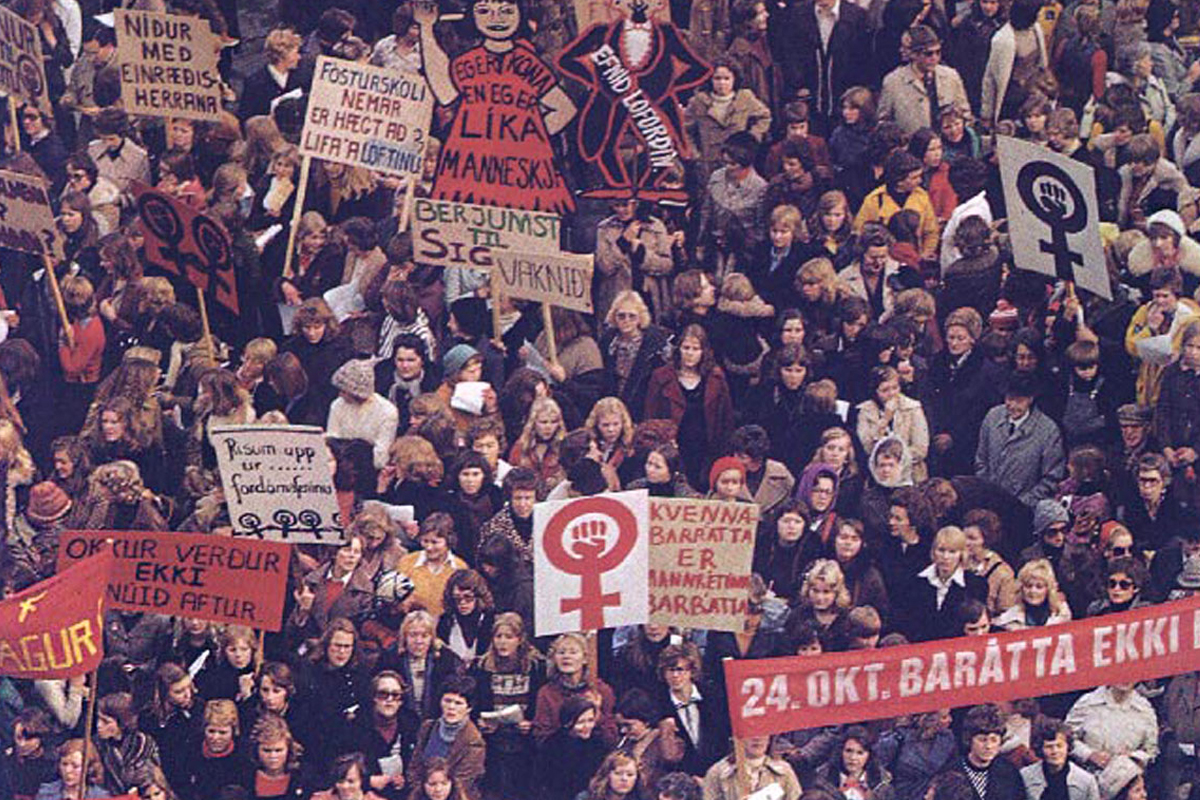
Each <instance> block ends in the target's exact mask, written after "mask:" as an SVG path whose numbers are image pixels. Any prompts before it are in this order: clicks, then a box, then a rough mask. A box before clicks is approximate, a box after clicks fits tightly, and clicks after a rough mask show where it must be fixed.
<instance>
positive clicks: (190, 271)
mask: <svg viewBox="0 0 1200 800" xmlns="http://www.w3.org/2000/svg"><path fill="white" fill-rule="evenodd" d="M133 195H134V197H135V198H136V200H137V209H138V216H139V217H140V218H141V221H142V232H143V233H144V234H145V235H146V259H147V260H148V261H149V262H150V263H151V264H155V265H157V266H158V267H161V268H162V269H164V270H166V271H167V272H170V273H171V274H173V275H182V276H183V277H184V278H187V280H188V282H189V283H191V284H192V286H195V287H196V291H198V292H200V293H202V294H206V295H209V296H211V297H212V298H213V299H215V300H216V301H217V302H218V303H220V304H221V305H223V306H225V307H226V308H227V309H229V310H230V311H232V312H233V313H234V314H237V313H238V292H237V280H236V277H235V275H234V269H233V243H232V241H231V240H230V238H229V234H228V233H227V232H226V231H225V228H224V227H222V226H221V224H220V223H219V222H217V221H215V220H214V219H212V218H211V217H208V216H206V215H204V214H202V213H200V212H199V211H197V210H196V209H194V208H192V207H190V206H188V205H187V204H186V203H184V202H183V201H182V200H180V199H178V198H176V197H172V196H171V195H169V194H167V193H166V192H162V191H159V190H158V189H152V188H150V187H149V186H146V185H145V184H142V183H135V184H133ZM210 283H211V284H212V286H210V285H209V284H210Z"/></svg>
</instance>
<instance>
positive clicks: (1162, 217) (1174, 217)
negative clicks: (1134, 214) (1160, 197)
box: [1146, 208, 1187, 239]
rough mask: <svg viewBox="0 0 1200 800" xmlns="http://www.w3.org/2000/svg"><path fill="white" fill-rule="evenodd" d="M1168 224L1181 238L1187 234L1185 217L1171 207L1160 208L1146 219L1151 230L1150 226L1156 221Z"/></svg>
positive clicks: (1147, 226) (1147, 228)
mask: <svg viewBox="0 0 1200 800" xmlns="http://www.w3.org/2000/svg"><path fill="white" fill-rule="evenodd" d="M1156 222H1157V223H1158V224H1159V225H1166V226H1167V227H1168V228H1170V229H1171V230H1173V231H1174V232H1175V233H1176V234H1177V235H1178V236H1179V238H1180V239H1182V238H1183V237H1185V236H1187V226H1185V225H1184V224H1183V218H1182V217H1181V216H1179V214H1177V213H1175V212H1174V211H1172V210H1171V209H1169V208H1164V209H1160V210H1159V211H1155V212H1154V213H1153V214H1151V215H1150V218H1149V219H1147V220H1146V230H1150V226H1151V225H1153V224H1154V223H1156Z"/></svg>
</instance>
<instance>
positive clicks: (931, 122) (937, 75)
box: [879, 25, 971, 138]
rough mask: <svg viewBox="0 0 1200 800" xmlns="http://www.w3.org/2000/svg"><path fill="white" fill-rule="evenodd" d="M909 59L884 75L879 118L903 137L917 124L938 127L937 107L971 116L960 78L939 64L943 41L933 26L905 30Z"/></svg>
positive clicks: (938, 128) (964, 116) (908, 134)
mask: <svg viewBox="0 0 1200 800" xmlns="http://www.w3.org/2000/svg"><path fill="white" fill-rule="evenodd" d="M904 35H905V36H906V37H907V38H908V52H909V53H910V54H911V56H912V61H910V62H909V63H907V64H901V65H900V66H898V67H896V68H895V69H894V70H892V71H891V72H889V73H888V74H887V77H885V78H884V79H883V90H882V92H881V93H880V95H879V119H880V121H884V120H887V121H889V122H895V123H896V125H897V126H899V128H900V131H901V133H903V134H904V136H905V138H908V137H909V136H912V135H913V134H914V133H916V132H917V130H918V129H920V128H933V129H934V130H935V131H936V130H941V127H942V121H941V113H940V110H941V109H942V108H944V107H945V106H953V107H954V108H957V109H958V110H959V111H960V112H961V113H962V114H963V119H970V118H971V102H970V100H968V99H967V90H966V88H965V87H964V86H963V82H962V78H961V77H960V76H959V74H958V71H957V70H956V69H954V68H953V67H947V66H946V65H944V64H942V63H941V62H942V42H941V40H940V39H938V35H937V33H936V32H934V30H933V28H931V27H929V26H928V25H914V26H913V27H912V28H910V29H909V30H908V32H907V33H905V34H904Z"/></svg>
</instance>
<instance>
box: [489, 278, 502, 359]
mask: <svg viewBox="0 0 1200 800" xmlns="http://www.w3.org/2000/svg"><path fill="white" fill-rule="evenodd" d="M491 282H492V340H493V341H495V342H496V343H497V344H499V343H501V342H502V341H503V340H504V335H503V334H504V331H503V330H502V329H501V327H500V274H499V272H497V271H496V270H494V269H493V270H492V271H491Z"/></svg>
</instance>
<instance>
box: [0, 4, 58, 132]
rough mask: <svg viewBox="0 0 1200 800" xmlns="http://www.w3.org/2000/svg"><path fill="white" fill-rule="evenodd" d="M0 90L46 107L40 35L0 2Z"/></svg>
mask: <svg viewBox="0 0 1200 800" xmlns="http://www.w3.org/2000/svg"><path fill="white" fill-rule="evenodd" d="M0 93H3V94H6V95H8V96H9V97H19V98H21V99H22V100H24V101H26V102H29V103H34V104H35V105H37V106H38V107H39V108H41V109H42V110H43V111H47V112H48V111H50V96H49V94H47V92H46V67H45V64H44V63H43V61H42V36H41V34H40V33H39V32H38V29H37V26H36V25H34V24H33V23H32V22H27V21H25V19H24V18H23V17H21V16H20V15H19V14H17V13H16V12H15V11H12V10H10V9H8V8H5V7H3V6H0Z"/></svg>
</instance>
